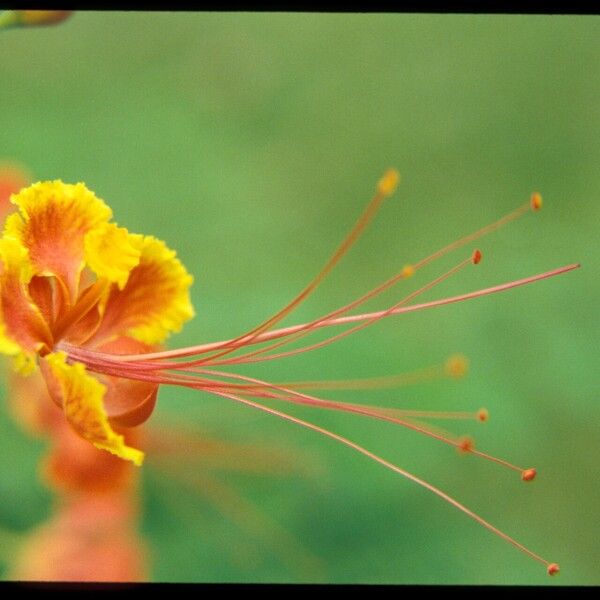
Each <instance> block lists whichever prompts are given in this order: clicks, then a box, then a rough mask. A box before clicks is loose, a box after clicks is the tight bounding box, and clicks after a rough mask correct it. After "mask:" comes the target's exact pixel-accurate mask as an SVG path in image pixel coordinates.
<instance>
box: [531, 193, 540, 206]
mask: <svg viewBox="0 0 600 600" xmlns="http://www.w3.org/2000/svg"><path fill="white" fill-rule="evenodd" d="M540 208H542V195H541V194H540V193H539V192H533V194H531V210H540Z"/></svg>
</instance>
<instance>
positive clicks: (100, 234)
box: [84, 223, 142, 290]
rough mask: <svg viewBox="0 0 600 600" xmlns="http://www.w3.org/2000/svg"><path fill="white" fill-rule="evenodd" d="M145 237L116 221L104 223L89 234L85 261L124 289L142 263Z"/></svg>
mask: <svg viewBox="0 0 600 600" xmlns="http://www.w3.org/2000/svg"><path fill="white" fill-rule="evenodd" d="M141 237H142V236H140V235H134V234H131V233H129V232H128V231H127V229H125V228H124V227H117V226H116V225H115V224H114V223H103V224H102V225H100V226H99V227H96V228H95V229H92V230H91V231H90V232H89V233H88V234H87V235H86V236H85V239H84V248H85V262H86V264H87V265H88V267H90V269H91V270H92V271H94V273H96V275H97V276H98V277H103V278H105V279H108V281H111V282H115V283H116V284H117V285H118V287H119V289H120V290H122V289H123V288H124V287H125V284H126V283H127V279H128V277H129V273H130V272H131V270H132V269H133V268H134V267H136V266H137V265H138V263H139V262H140V254H141V252H140V249H139V245H140V238H141Z"/></svg>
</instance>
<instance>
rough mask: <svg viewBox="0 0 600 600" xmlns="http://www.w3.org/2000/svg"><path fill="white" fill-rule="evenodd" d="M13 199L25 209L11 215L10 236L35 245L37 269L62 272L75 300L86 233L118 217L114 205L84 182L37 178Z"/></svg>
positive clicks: (30, 246)
mask: <svg viewBox="0 0 600 600" xmlns="http://www.w3.org/2000/svg"><path fill="white" fill-rule="evenodd" d="M11 201H12V202H13V203H14V204H16V205H17V206H18V207H19V209H20V213H16V214H13V215H10V217H8V219H7V220H6V225H5V231H4V234H5V236H10V237H14V238H16V239H18V240H20V241H21V243H22V244H23V245H24V246H25V247H26V248H27V249H28V250H29V256H30V259H31V263H32V266H33V269H34V274H36V275H56V276H57V277H58V279H59V280H60V281H61V283H62V284H63V285H64V286H65V287H66V289H67V290H68V291H69V293H70V296H71V299H72V300H73V299H74V298H75V297H76V295H77V289H78V285H79V276H80V274H81V270H82V268H83V265H84V262H83V259H84V237H85V235H86V234H87V233H88V232H89V231H91V230H93V229H94V228H96V227H98V226H99V225H101V224H103V223H106V222H108V221H109V220H110V218H111V217H112V211H111V209H110V208H109V207H108V206H107V205H106V204H104V202H103V201H102V200H100V199H99V198H97V197H96V196H95V195H94V193H93V192H91V191H90V190H88V189H87V188H86V187H85V185H84V184H83V183H78V184H75V185H72V184H66V183H63V182H62V181H45V182H39V183H35V184H33V185H31V186H29V187H28V188H25V189H24V190H21V191H20V192H19V193H18V194H16V195H13V196H12V198H11Z"/></svg>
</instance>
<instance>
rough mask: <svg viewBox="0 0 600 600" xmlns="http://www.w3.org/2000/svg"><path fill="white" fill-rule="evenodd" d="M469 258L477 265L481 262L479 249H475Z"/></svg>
mask: <svg viewBox="0 0 600 600" xmlns="http://www.w3.org/2000/svg"><path fill="white" fill-rule="evenodd" d="M471 260H472V261H473V264H474V265H478V264H479V263H480V262H481V252H480V251H479V250H475V252H473V256H472V258H471Z"/></svg>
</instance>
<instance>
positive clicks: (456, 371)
mask: <svg viewBox="0 0 600 600" xmlns="http://www.w3.org/2000/svg"><path fill="white" fill-rule="evenodd" d="M445 370H446V373H447V374H448V375H450V377H457V378H458V377H464V376H465V375H466V374H467V371H468V370H469V361H468V360H467V359H466V357H464V356H463V355H462V354H455V355H454V356H451V357H450V358H449V359H448V360H447V361H446V365H445Z"/></svg>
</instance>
